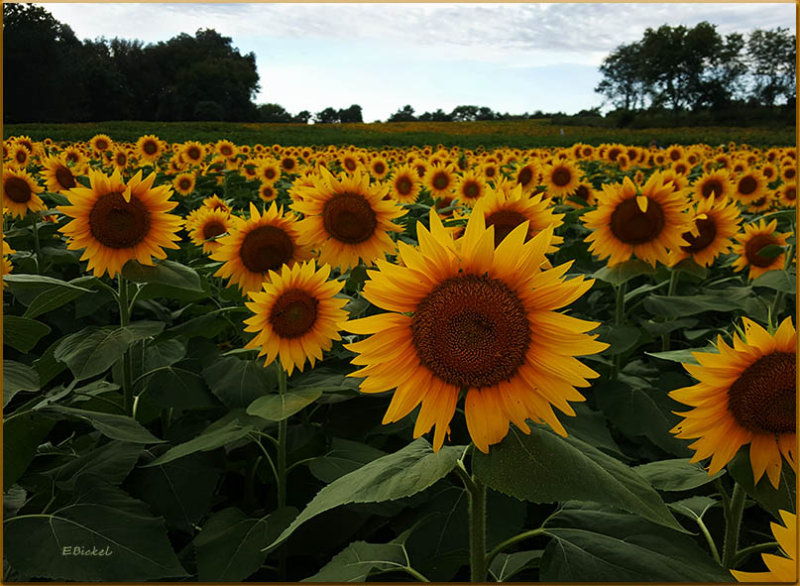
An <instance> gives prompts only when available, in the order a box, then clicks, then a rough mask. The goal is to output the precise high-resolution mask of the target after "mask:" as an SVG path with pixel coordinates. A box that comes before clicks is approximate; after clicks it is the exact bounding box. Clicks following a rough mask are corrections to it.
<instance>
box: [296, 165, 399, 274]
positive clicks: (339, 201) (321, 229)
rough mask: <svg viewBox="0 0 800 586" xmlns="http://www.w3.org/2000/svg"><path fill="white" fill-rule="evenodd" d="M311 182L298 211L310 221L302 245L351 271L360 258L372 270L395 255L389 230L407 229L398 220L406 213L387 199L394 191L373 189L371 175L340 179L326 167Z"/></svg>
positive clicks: (303, 189)
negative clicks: (376, 261) (376, 260)
mask: <svg viewBox="0 0 800 586" xmlns="http://www.w3.org/2000/svg"><path fill="white" fill-rule="evenodd" d="M310 179H311V182H312V186H311V187H298V188H297V191H298V193H299V194H300V196H301V197H302V201H295V202H294V204H292V209H294V210H296V211H298V212H300V213H302V214H303V215H304V216H305V218H304V219H303V220H301V221H300V222H299V223H298V225H297V229H298V231H299V232H300V235H301V237H300V240H301V242H302V243H303V244H308V245H310V246H311V247H312V248H314V249H315V250H319V261H320V263H327V264H329V265H331V266H332V267H341V269H342V270H347V269H349V268H350V267H353V266H355V265H357V264H358V261H359V258H360V259H361V260H363V261H364V262H365V263H367V264H370V265H371V264H373V263H374V261H375V259H377V258H383V255H384V254H385V253H389V254H392V253H394V251H395V244H394V242H393V241H392V239H391V238H390V237H389V231H395V232H399V231H401V230H402V228H401V227H400V226H398V225H397V224H394V223H393V222H392V220H394V219H395V218H399V217H400V216H402V215H404V214H405V213H406V211H405V210H404V209H403V208H401V207H400V206H399V205H397V204H396V203H395V202H394V200H392V199H384V196H385V195H387V193H388V187H386V186H384V185H381V184H373V185H370V184H369V179H370V177H369V174H367V173H361V172H356V173H355V174H354V175H352V176H348V175H344V174H343V175H341V176H340V178H339V179H337V178H335V177H334V176H333V175H332V174H331V172H330V171H328V170H327V169H325V168H324V167H322V168H320V173H319V175H312V176H311V178H310Z"/></svg>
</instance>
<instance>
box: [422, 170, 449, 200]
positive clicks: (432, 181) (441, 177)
mask: <svg viewBox="0 0 800 586" xmlns="http://www.w3.org/2000/svg"><path fill="white" fill-rule="evenodd" d="M422 182H423V184H424V185H425V187H427V188H428V190H429V191H430V192H431V196H432V197H433V199H438V198H444V197H451V196H452V193H453V187H454V186H455V169H454V168H453V167H452V166H450V165H431V166H430V167H428V169H427V171H426V172H425V177H423V178H422Z"/></svg>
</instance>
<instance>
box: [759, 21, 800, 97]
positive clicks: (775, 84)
mask: <svg viewBox="0 0 800 586" xmlns="http://www.w3.org/2000/svg"><path fill="white" fill-rule="evenodd" d="M796 56H797V49H796V41H795V36H794V35H792V34H791V33H790V32H789V29H788V28H780V27H778V28H775V29H770V30H760V29H756V30H754V31H753V32H752V33H750V36H749V37H748V39H747V62H748V65H749V66H750V71H751V76H752V80H753V84H754V87H753V94H754V97H755V98H756V99H757V100H758V101H759V102H761V103H762V104H764V105H766V106H772V105H773V104H774V103H775V101H776V100H777V99H778V98H779V97H784V98H785V99H786V100H787V102H788V101H790V100H792V99H794V97H795V88H796V86H795V75H796Z"/></svg>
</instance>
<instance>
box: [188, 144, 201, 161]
mask: <svg viewBox="0 0 800 586" xmlns="http://www.w3.org/2000/svg"><path fill="white" fill-rule="evenodd" d="M186 156H187V157H189V159H190V160H192V161H199V160H200V149H199V148H197V147H196V146H192V147H189V148H188V149H187V150H186Z"/></svg>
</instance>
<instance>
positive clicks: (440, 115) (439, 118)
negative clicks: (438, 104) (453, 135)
mask: <svg viewBox="0 0 800 586" xmlns="http://www.w3.org/2000/svg"><path fill="white" fill-rule="evenodd" d="M419 120H422V121H426V122H428V121H430V122H452V121H453V118H452V117H451V116H450V114H448V113H447V112H445V111H444V110H442V109H441V108H438V109H437V110H436V111H435V112H425V113H423V114H420V115H419Z"/></svg>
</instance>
